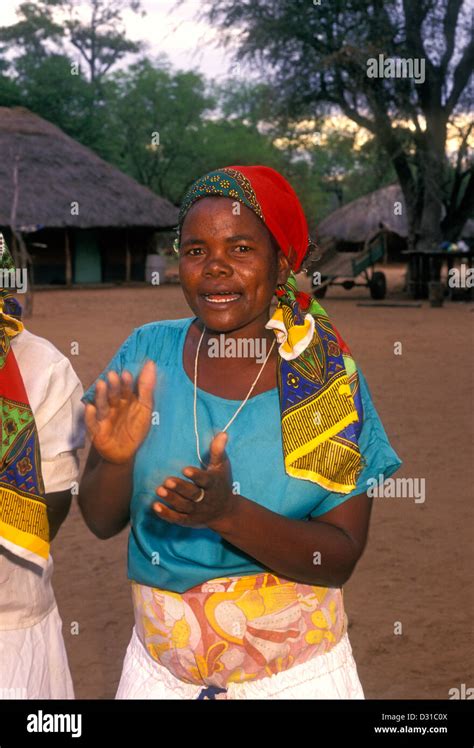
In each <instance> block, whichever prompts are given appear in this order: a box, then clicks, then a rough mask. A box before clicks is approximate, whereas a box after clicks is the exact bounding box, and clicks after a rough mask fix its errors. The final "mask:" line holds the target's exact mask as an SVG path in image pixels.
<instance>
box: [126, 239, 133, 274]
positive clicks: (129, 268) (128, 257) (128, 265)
mask: <svg viewBox="0 0 474 748" xmlns="http://www.w3.org/2000/svg"><path fill="white" fill-rule="evenodd" d="M131 278H132V255H131V253H130V245H129V243H128V231H127V229H125V282H126V283H130V280H131Z"/></svg>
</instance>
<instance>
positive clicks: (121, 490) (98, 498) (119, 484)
mask: <svg viewBox="0 0 474 748" xmlns="http://www.w3.org/2000/svg"><path fill="white" fill-rule="evenodd" d="M133 463H134V457H132V458H131V459H129V460H128V461H127V462H125V463H121V464H115V463H112V462H107V461H106V460H104V459H102V457H101V456H100V454H99V453H98V451H97V450H96V449H95V447H94V446H92V447H91V451H90V452H89V456H88V458H87V463H86V467H85V469H84V474H83V476H82V480H81V483H80V486H79V497H78V503H79V508H80V510H81V513H82V516H83V517H84V520H85V523H86V525H87V526H88V528H89V529H90V530H91V531H92V532H93V533H94V535H96V536H97V537H98V538H101V539H102V540H107V538H111V537H113V536H114V535H117V534H118V533H119V532H120V531H121V530H123V528H124V527H126V525H127V524H128V522H129V519H130V501H131V498H132V489H133Z"/></svg>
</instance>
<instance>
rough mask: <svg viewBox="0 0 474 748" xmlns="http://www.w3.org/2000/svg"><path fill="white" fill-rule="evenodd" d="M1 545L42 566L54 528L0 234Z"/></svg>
mask: <svg viewBox="0 0 474 748" xmlns="http://www.w3.org/2000/svg"><path fill="white" fill-rule="evenodd" d="M0 270H1V273H2V277H1V279H0V434H1V445H0V545H3V546H4V547H5V548H7V549H8V550H10V551H11V552H12V553H14V554H16V555H17V556H21V557H22V558H25V559H28V560H29V561H32V562H34V563H36V564H38V565H39V566H42V567H44V566H46V561H47V559H48V555H49V524H48V514H47V508H46V503H45V499H44V485H43V479H42V476H41V458H40V447H39V438H38V432H37V429H36V424H35V419H34V417H33V412H32V410H31V408H30V405H29V402H28V396H27V394H26V391H25V386H24V384H23V379H22V377H21V373H20V369H19V368H18V364H17V361H16V359H15V355H14V353H13V350H12V347H11V345H10V341H11V339H12V338H14V337H15V336H16V335H18V334H19V333H21V331H22V330H23V323H22V322H21V316H22V308H21V306H20V304H19V303H18V301H17V300H16V299H15V298H14V296H13V293H12V292H11V291H9V290H8V289H7V288H5V287H4V286H6V285H7V284H5V283H4V279H5V278H7V277H8V275H9V273H10V271H12V272H14V270H15V266H14V263H13V259H12V257H11V255H10V253H9V251H8V248H7V246H6V243H5V240H4V238H3V236H2V234H0Z"/></svg>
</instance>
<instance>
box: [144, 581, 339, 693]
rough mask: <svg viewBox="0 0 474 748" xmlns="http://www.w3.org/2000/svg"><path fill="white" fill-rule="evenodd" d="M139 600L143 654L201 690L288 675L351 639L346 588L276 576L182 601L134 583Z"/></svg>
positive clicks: (211, 584) (210, 585) (198, 592)
mask: <svg viewBox="0 0 474 748" xmlns="http://www.w3.org/2000/svg"><path fill="white" fill-rule="evenodd" d="M132 595H133V603H134V612H135V632H134V634H135V635H136V637H137V638H138V640H139V641H140V642H141V644H142V646H143V648H144V649H145V650H146V652H147V653H148V655H149V656H150V658H152V659H153V660H154V661H155V662H157V663H159V665H161V666H162V667H163V668H165V669H166V670H167V671H168V673H170V674H171V676H173V678H175V679H177V680H178V681H181V682H182V683H187V684H192V685H194V686H201V687H202V686H211V687H214V689H217V690H219V689H221V690H225V689H227V688H228V687H229V684H242V683H249V682H255V681H259V680H261V679H265V678H268V677H271V676H274V675H277V674H280V673H283V672H284V671H287V670H291V669H292V668H295V667H296V666H300V665H302V664H304V663H306V662H308V661H310V660H313V659H314V658H318V657H320V656H323V655H325V654H327V653H329V652H330V651H331V650H332V649H333V648H334V647H336V646H337V645H338V644H339V643H340V642H341V641H342V640H343V639H345V637H346V633H347V616H346V614H345V611H344V605H343V591H342V589H341V588H333V587H318V586H313V585H307V584H299V583H297V582H293V581H290V580H287V579H283V578H281V577H277V576H275V575H273V574H271V573H261V574H257V575H251V576H242V577H222V578H217V579H212V580H210V581H208V582H205V583H204V584H201V585H198V586H196V587H193V588H192V589H190V590H187V591H186V592H184V593H182V594H179V593H176V592H170V591H168V590H162V589H157V588H153V587H147V586H145V585H141V584H138V583H137V582H132ZM135 646H136V645H135ZM349 646H350V645H349ZM160 669H161V668H160Z"/></svg>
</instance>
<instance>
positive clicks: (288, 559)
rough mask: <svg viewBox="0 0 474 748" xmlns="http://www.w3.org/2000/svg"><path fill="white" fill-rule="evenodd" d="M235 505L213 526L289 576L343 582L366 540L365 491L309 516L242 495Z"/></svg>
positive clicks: (324, 582)
mask: <svg viewBox="0 0 474 748" xmlns="http://www.w3.org/2000/svg"><path fill="white" fill-rule="evenodd" d="M236 499H237V501H236V502H235V504H234V509H233V511H232V512H231V513H230V514H228V515H227V516H226V517H225V518H224V519H222V520H220V521H219V520H217V521H215V522H213V523H211V524H210V525H209V526H210V527H211V528H212V529H213V530H215V531H216V532H218V533H219V534H220V535H222V537H223V538H224V539H225V540H227V541H228V542H229V543H232V545H234V546H236V547H237V548H240V549H241V550H243V551H244V552H245V553H248V554H249V555H250V556H252V557H253V558H255V559H256V560H257V561H258V562H259V563H261V564H262V565H263V566H265V567H267V568H268V569H271V570H272V571H274V572H275V573H277V574H281V576H283V577H285V578H287V579H295V580H296V581H298V582H301V583H305V584H314V585H322V586H325V587H342V586H343V585H344V584H345V583H346V582H347V580H348V579H349V578H350V576H351V574H352V572H353V570H354V568H355V565H356V563H357V561H358V560H359V558H360V557H361V555H362V553H363V551H364V548H365V544H366V541H367V535H368V527H369V519H370V512H371V508H372V499H370V498H369V497H368V496H367V495H366V494H359V495H358V496H353V497H352V498H350V499H348V500H347V501H345V502H344V503H342V504H340V505H339V506H337V507H336V508H335V509H332V510H331V511H330V512H327V513H326V514H324V515H321V516H320V517H317V518H311V519H310V520H309V521H308V520H295V519H288V518H287V517H283V516H281V515H280V514H276V513H275V512H272V511H270V510H269V509H266V508H265V507H262V506H261V505H260V504H257V503H255V502H254V501H250V500H249V499H246V498H245V497H243V496H238V497H236Z"/></svg>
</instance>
